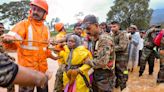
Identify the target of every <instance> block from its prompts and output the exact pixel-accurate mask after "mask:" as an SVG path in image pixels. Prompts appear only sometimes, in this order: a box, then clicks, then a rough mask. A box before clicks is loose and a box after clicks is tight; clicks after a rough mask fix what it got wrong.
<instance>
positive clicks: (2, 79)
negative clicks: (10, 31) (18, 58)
mask: <svg viewBox="0 0 164 92" xmlns="http://www.w3.org/2000/svg"><path fill="white" fill-rule="evenodd" d="M17 73H18V66H17V65H16V64H15V63H14V62H13V59H11V58H10V56H9V55H7V54H6V53H4V51H3V48H2V46H1V45H0V86H1V87H8V86H9V85H11V84H12V82H13V81H14V79H15V77H16V75H17Z"/></svg>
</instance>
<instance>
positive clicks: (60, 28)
mask: <svg viewBox="0 0 164 92" xmlns="http://www.w3.org/2000/svg"><path fill="white" fill-rule="evenodd" d="M54 29H55V31H57V32H58V34H57V35H56V36H55V37H54V41H55V42H57V45H55V47H54V49H55V51H57V52H59V51H61V50H63V45H62V43H60V42H58V41H59V40H61V39H63V38H64V37H65V36H66V34H67V33H66V29H65V28H64V24H63V23H56V24H55V25H54Z"/></svg>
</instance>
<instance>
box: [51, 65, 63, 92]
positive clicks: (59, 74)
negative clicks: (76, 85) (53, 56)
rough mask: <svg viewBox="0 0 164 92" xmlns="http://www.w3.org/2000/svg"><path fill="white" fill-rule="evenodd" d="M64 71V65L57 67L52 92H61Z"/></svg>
mask: <svg viewBox="0 0 164 92" xmlns="http://www.w3.org/2000/svg"><path fill="white" fill-rule="evenodd" d="M64 70H65V65H63V64H61V65H59V68H58V70H57V73H56V79H55V86H54V92H63V72H64Z"/></svg>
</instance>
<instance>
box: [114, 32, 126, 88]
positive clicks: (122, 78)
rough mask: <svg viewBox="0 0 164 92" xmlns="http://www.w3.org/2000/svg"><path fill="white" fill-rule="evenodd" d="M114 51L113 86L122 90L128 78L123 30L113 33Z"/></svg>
mask: <svg viewBox="0 0 164 92" xmlns="http://www.w3.org/2000/svg"><path fill="white" fill-rule="evenodd" d="M113 38H114V43H115V52H116V68H115V72H116V77H117V78H116V85H115V87H116V88H117V87H119V86H120V88H121V90H123V89H124V88H126V82H127V80H128V70H127V65H128V38H127V36H126V33H125V32H121V31H118V32H117V33H115V34H113Z"/></svg>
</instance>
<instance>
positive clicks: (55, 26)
mask: <svg viewBox="0 0 164 92" xmlns="http://www.w3.org/2000/svg"><path fill="white" fill-rule="evenodd" d="M63 27H64V24H63V23H56V24H55V25H54V28H55V30H56V31H57V32H60V31H61V30H62V28H63Z"/></svg>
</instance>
